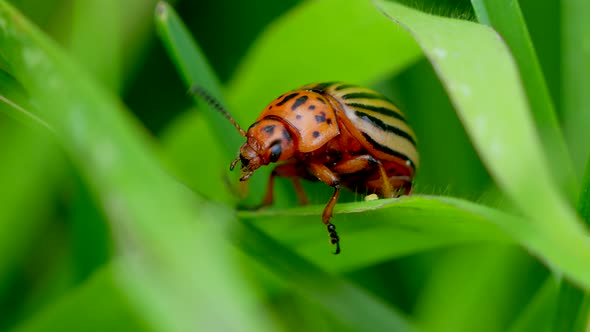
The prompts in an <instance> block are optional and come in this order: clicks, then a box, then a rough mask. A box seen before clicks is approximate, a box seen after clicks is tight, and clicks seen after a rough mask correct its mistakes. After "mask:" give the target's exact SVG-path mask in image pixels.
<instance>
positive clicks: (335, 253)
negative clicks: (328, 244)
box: [333, 241, 340, 255]
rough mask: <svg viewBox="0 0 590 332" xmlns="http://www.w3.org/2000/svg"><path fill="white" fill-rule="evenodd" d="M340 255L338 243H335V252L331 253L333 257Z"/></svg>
mask: <svg viewBox="0 0 590 332" xmlns="http://www.w3.org/2000/svg"><path fill="white" fill-rule="evenodd" d="M339 253H340V242H339V241H338V242H336V251H334V252H333V254H334V255H338V254H339Z"/></svg>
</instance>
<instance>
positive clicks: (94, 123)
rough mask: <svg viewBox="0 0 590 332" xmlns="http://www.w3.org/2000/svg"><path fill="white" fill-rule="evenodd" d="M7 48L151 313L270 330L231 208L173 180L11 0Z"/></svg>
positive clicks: (184, 323) (158, 322)
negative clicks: (242, 262)
mask: <svg viewBox="0 0 590 332" xmlns="http://www.w3.org/2000/svg"><path fill="white" fill-rule="evenodd" d="M0 57H1V58H2V59H3V60H4V61H5V63H7V64H8V70H9V73H10V74H11V75H12V76H13V77H14V78H15V79H16V80H17V81H18V82H19V83H20V84H21V85H22V86H23V87H24V89H25V90H26V91H27V93H28V95H30V97H31V99H32V101H33V102H32V103H31V104H34V105H35V108H34V109H32V110H30V111H31V112H33V113H34V114H35V115H36V116H37V117H39V118H41V119H43V121H45V122H47V123H48V124H49V126H51V127H52V128H53V129H54V131H55V135H56V137H57V139H58V141H59V142H60V143H61V145H62V146H63V148H64V150H65V151H66V152H67V153H68V155H69V156H70V158H71V159H72V160H73V162H74V163H75V165H76V166H77V167H78V169H79V170H80V172H81V174H82V175H83V177H84V179H85V181H86V183H87V184H88V185H89V186H90V187H91V189H92V191H93V193H94V195H95V196H96V197H97V198H98V200H99V201H100V204H101V205H102V206H103V208H104V211H105V214H106V215H107V216H108V219H109V221H110V222H111V227H112V229H113V231H114V234H115V237H116V238H117V240H118V241H117V244H118V246H119V249H120V250H121V253H122V255H121V256H122V257H121V258H122V259H123V262H124V263H122V264H119V265H117V279H118V282H120V283H121V285H122V289H124V290H125V291H126V294H127V295H128V296H129V298H130V299H131V300H132V303H133V305H134V306H135V307H136V308H137V309H138V310H139V312H140V313H141V314H142V317H144V319H146V320H149V321H150V322H151V324H152V325H153V326H154V327H155V328H156V329H160V330H168V331H170V330H177V331H186V330H189V329H194V328H195V327H196V326H200V327H203V328H206V329H208V330H224V331H225V330H242V331H254V330H256V331H259V330H266V329H267V327H268V325H267V323H265V321H264V317H262V316H260V315H254V310H255V309H254V304H253V300H252V298H251V295H249V291H248V290H247V289H246V287H245V283H244V281H243V280H240V278H239V275H238V274H237V271H235V270H234V269H235V265H234V263H232V259H231V258H230V252H229V250H228V249H229V248H228V246H227V244H226V242H225V241H224V240H223V237H222V235H221V232H220V228H222V226H213V225H214V223H213V222H207V221H212V220H215V223H216V224H217V225H226V224H225V222H227V221H230V220H232V218H231V216H230V215H229V213H228V212H227V211H225V210H223V209H220V208H219V207H216V206H212V205H210V204H207V203H205V202H203V201H202V200H200V199H199V198H198V197H196V196H194V195H191V194H190V193H189V192H187V190H186V189H185V188H184V187H182V186H180V185H179V184H178V183H177V182H176V181H175V180H174V179H172V178H171V177H170V176H169V175H168V174H167V173H166V172H165V171H164V170H163V169H162V168H161V166H160V165H159V162H158V158H157V157H156V153H155V151H154V150H153V147H152V146H151V142H149V141H147V139H146V135H145V133H143V132H142V131H141V130H140V129H139V127H138V125H137V123H136V122H135V121H134V120H133V119H132V118H131V117H130V116H129V114H128V113H126V112H125V110H123V109H122V108H121V104H120V103H119V102H118V101H117V100H116V99H115V98H113V96H112V95H110V94H108V93H107V92H105V91H104V90H102V89H101V88H100V87H99V86H98V85H97V84H95V83H94V82H93V81H92V80H90V79H89V78H88V76H87V75H86V74H85V73H84V72H83V71H82V70H81V69H79V68H78V67H77V66H76V65H75V63H73V62H72V61H71V60H70V59H68V58H67V57H66V56H65V55H64V54H63V53H62V52H61V51H60V50H59V49H58V48H57V47H55V45H53V44H52V43H51V42H50V41H49V40H48V39H47V38H46V37H45V36H44V35H43V34H42V33H40V32H39V31H38V30H37V29H36V28H35V27H33V26H32V25H31V24H30V23H28V22H27V20H26V19H25V18H24V17H22V16H21V15H20V14H19V13H17V12H16V11H15V10H14V9H12V7H10V5H8V4H7V3H6V2H0ZM32 73H34V75H32ZM0 88H1V87H0ZM215 228H217V229H215ZM187 253H190V254H187ZM212 304H215V305H212ZM228 316H230V317H233V318H234V319H233V320H226V319H225V318H226V317H228Z"/></svg>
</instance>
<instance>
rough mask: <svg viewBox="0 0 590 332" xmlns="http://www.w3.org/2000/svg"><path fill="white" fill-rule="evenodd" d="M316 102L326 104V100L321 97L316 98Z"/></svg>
mask: <svg viewBox="0 0 590 332" xmlns="http://www.w3.org/2000/svg"><path fill="white" fill-rule="evenodd" d="M317 100H318V101H319V102H320V103H322V104H326V100H325V99H324V98H322V97H318V98H317Z"/></svg>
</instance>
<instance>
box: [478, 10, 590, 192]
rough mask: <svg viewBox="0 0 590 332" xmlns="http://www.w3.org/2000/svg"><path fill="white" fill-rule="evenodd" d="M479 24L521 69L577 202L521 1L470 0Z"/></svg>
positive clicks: (559, 171)
mask: <svg viewBox="0 0 590 332" xmlns="http://www.w3.org/2000/svg"><path fill="white" fill-rule="evenodd" d="M471 3H472V4H473V8H474V9H475V13H476V15H477V17H478V19H479V21H480V22H482V23H484V24H487V25H490V26H491V27H493V28H494V29H495V30H496V31H498V33H499V34H500V35H501V36H502V38H503V39H504V40H505V41H506V44H507V45H508V47H509V48H510V50H511V53H512V55H513V56H514V60H515V61H516V64H517V65H518V69H519V71H520V76H521V78H522V83H523V86H524V89H525V92H526V94H527V96H528V102H529V103H530V106H531V107H530V108H531V111H532V112H531V113H532V115H533V118H534V120H535V123H536V126H537V129H538V130H539V132H540V134H541V140H542V142H543V144H542V146H543V149H544V151H545V154H546V155H548V156H552V158H550V159H549V162H550V164H551V169H552V174H554V175H555V176H556V177H557V179H558V181H559V184H560V185H561V188H562V190H563V192H564V193H565V194H566V195H567V197H568V198H569V200H570V201H571V202H573V201H575V197H576V196H577V194H578V190H579V188H578V187H579V185H578V181H577V177H576V174H575V171H574V166H573V163H572V159H571V157H570V155H569V153H568V148H567V145H566V144H565V139H564V136H563V133H562V132H561V129H560V124H559V120H558V118H557V115H556V113H555V107H554V105H553V101H552V100H551V96H550V95H549V88H548V87H547V84H546V82H545V78H544V77H543V72H542V70H541V65H540V64H539V59H538V58H537V55H536V54H535V50H534V48H533V43H532V41H531V38H530V36H529V33H528V30H527V27H526V23H525V21H524V17H523V16H522V13H521V11H520V6H519V5H518V1H510V0H492V1H489V0H471Z"/></svg>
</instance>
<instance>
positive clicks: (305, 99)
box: [291, 96, 309, 111]
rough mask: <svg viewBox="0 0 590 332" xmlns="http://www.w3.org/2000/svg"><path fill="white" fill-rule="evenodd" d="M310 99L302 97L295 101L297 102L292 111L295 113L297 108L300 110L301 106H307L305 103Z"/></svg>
mask: <svg viewBox="0 0 590 332" xmlns="http://www.w3.org/2000/svg"><path fill="white" fill-rule="evenodd" d="M308 98H309V97H308V96H301V97H299V98H297V99H295V102H294V103H293V105H292V106H291V110H293V111H295V110H296V109H297V108H299V106H301V105H303V104H305V102H306V101H307V99H308Z"/></svg>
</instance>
